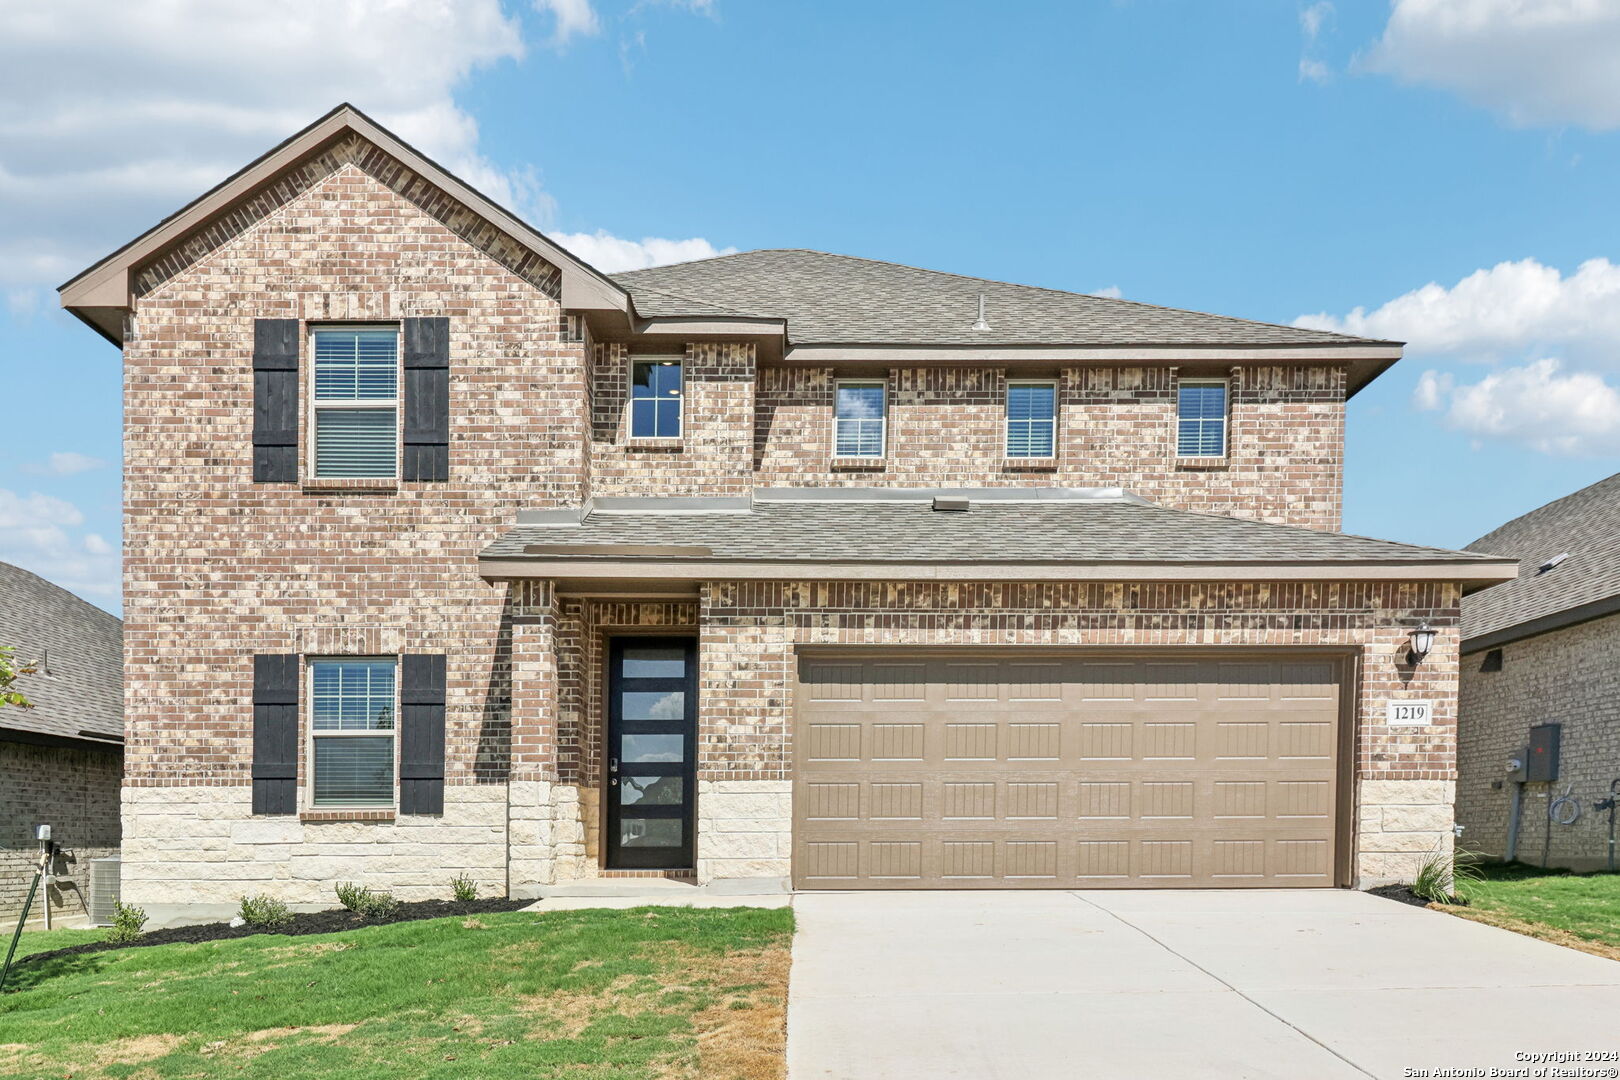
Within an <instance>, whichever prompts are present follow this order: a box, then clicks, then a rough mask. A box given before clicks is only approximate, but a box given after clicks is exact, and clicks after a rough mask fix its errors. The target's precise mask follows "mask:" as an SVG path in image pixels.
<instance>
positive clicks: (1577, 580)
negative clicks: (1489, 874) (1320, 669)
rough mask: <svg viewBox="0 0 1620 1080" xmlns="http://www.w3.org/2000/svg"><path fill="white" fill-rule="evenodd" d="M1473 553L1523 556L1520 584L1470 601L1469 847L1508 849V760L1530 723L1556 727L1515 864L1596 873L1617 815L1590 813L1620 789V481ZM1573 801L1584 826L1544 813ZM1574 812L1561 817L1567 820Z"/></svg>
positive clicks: (1530, 788) (1494, 851)
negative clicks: (1549, 776) (1555, 742)
mask: <svg viewBox="0 0 1620 1080" xmlns="http://www.w3.org/2000/svg"><path fill="white" fill-rule="evenodd" d="M1469 550H1470V551H1479V552H1486V553H1490V554H1494V555H1502V556H1506V557H1508V558H1513V559H1517V560H1519V576H1518V578H1517V580H1514V581H1510V582H1507V583H1506V584H1502V585H1496V586H1493V587H1491V588H1489V589H1485V590H1484V591H1482V592H1477V593H1474V594H1473V595H1471V596H1469V597H1468V598H1467V599H1466V600H1465V601H1464V602H1463V644H1462V648H1463V662H1462V699H1461V716H1462V728H1461V740H1460V745H1459V748H1458V791H1457V820H1458V821H1459V822H1460V823H1461V824H1463V825H1464V826H1465V831H1464V833H1463V844H1464V845H1465V846H1467V847H1469V848H1471V849H1474V850H1476V851H1481V852H1485V853H1487V854H1490V855H1493V856H1500V855H1503V854H1504V853H1505V852H1506V850H1507V843H1508V819H1509V815H1510V813H1511V808H1512V801H1513V794H1514V787H1515V785H1514V783H1513V782H1512V780H1511V779H1509V777H1508V775H1507V763H1508V761H1509V759H1512V758H1518V757H1520V751H1521V750H1522V749H1523V748H1524V747H1525V745H1526V740H1527V739H1528V737H1529V732H1530V728H1531V727H1532V726H1533V725H1538V724H1558V725H1560V729H1559V741H1560V753H1559V758H1560V768H1559V775H1558V779H1557V780H1556V781H1554V782H1553V783H1550V784H1549V783H1532V784H1526V785H1525V788H1524V793H1523V795H1524V801H1523V810H1522V816H1521V823H1520V826H1519V844H1518V852H1517V855H1518V857H1519V858H1520V859H1522V860H1524V861H1526V862H1533V863H1538V864H1545V865H1551V866H1567V867H1573V868H1576V869H1594V868H1597V867H1600V866H1602V865H1604V863H1605V862H1606V860H1607V857H1608V855H1607V853H1608V820H1609V819H1608V815H1607V814H1606V813H1594V812H1593V810H1592V804H1593V803H1595V802H1598V801H1599V800H1601V799H1604V798H1607V797H1608V796H1609V794H1610V792H1611V788H1610V785H1611V784H1614V783H1616V782H1620V474H1617V475H1615V476H1611V477H1609V478H1608V479H1607V480H1600V481H1599V482H1597V483H1596V484H1593V485H1592V486H1591V487H1588V488H1583V489H1582V490H1580V491H1577V492H1575V494H1573V495H1568V496H1565V497H1564V498H1562V499H1557V500H1555V501H1553V502H1550V503H1548V504H1547V505H1546V506H1543V507H1541V508H1540V509H1539V510H1532V511H1531V512H1530V513H1528V514H1525V515H1524V516H1523V517H1520V518H1515V519H1514V520H1512V521H1510V522H1508V523H1507V524H1506V525H1503V526H1502V527H1501V528H1500V529H1497V530H1496V531H1495V532H1492V533H1489V534H1487V535H1485V536H1482V537H1480V538H1479V539H1478V540H1476V541H1474V542H1473V543H1472V544H1470V545H1469ZM1566 791H1567V792H1568V793H1569V794H1570V795H1571V797H1572V798H1573V800H1574V801H1575V802H1577V803H1579V805H1580V808H1581V811H1582V812H1581V816H1580V818H1579V819H1578V820H1576V821H1575V822H1574V823H1573V824H1570V825H1562V824H1556V823H1554V822H1553V821H1552V820H1551V817H1550V816H1549V815H1548V812H1547V811H1548V805H1549V803H1550V802H1551V801H1552V800H1555V799H1557V798H1558V797H1559V796H1561V795H1563V794H1565V792H1566ZM1570 809H1571V807H1569V806H1568V805H1567V804H1566V805H1564V806H1561V807H1558V810H1559V811H1560V814H1559V816H1560V817H1564V816H1567V815H1568V813H1569V811H1570Z"/></svg>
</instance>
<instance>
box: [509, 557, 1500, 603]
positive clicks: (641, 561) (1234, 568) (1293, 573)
mask: <svg viewBox="0 0 1620 1080" xmlns="http://www.w3.org/2000/svg"><path fill="white" fill-rule="evenodd" d="M626 554H628V553H626ZM478 569H479V574H480V575H481V576H483V577H485V578H491V579H511V578H556V579H565V580H569V581H572V582H580V581H612V580H615V579H620V578H637V579H656V580H663V581H728V580H737V581H793V580H807V581H1450V582H1455V583H1457V584H1459V585H1461V586H1462V589H1463V592H1465V593H1468V592H1473V591H1475V590H1476V589H1482V588H1486V587H1488V586H1491V585H1497V584H1500V583H1501V582H1504V581H1511V580H1513V579H1514V578H1515V577H1517V576H1518V564H1517V563H1515V562H1501V561H1495V560H1483V559H1481V560H1470V561H1466V562H1448V561H1444V560H1436V561H1432V562H1431V561H1422V562H1420V561H1412V562H1377V563H1298V562H1295V563H1289V562H1266V563H1262V562H1253V563H1219V564H1217V563H1207V564H1198V563H1130V562H1114V563H1097V562H1093V563H1056V562H1017V561H1014V560H1005V561H1000V562H950V561H932V562H904V563H902V562H876V561H859V560H854V559H851V560H797V559H791V558H788V559H700V558H670V557H665V558H635V557H622V558H615V557H612V556H610V555H607V554H606V553H602V554H599V555H595V556H573V557H568V556H562V555H560V554H551V555H540V556H535V555H530V556H509V555H508V556H498V557H494V558H488V559H480V560H479V563H478Z"/></svg>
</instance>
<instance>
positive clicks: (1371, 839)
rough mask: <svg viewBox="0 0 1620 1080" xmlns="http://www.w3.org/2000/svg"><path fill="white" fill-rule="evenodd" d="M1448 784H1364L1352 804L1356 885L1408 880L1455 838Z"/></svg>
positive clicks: (1452, 795)
mask: <svg viewBox="0 0 1620 1080" xmlns="http://www.w3.org/2000/svg"><path fill="white" fill-rule="evenodd" d="M1456 796H1457V785H1456V783H1455V782H1453V781H1450V780H1362V781H1361V782H1360V783H1359V785H1358V786H1357V802H1356V887H1357V888H1360V889H1372V888H1376V887H1377V886H1379V885H1389V884H1393V883H1396V882H1409V881H1411V880H1412V878H1413V876H1414V875H1415V874H1416V873H1417V871H1418V868H1419V867H1421V866H1422V865H1423V863H1424V860H1426V859H1428V858H1429V857H1430V856H1431V855H1434V854H1435V853H1436V852H1440V853H1444V854H1450V853H1451V850H1452V845H1453V844H1454V842H1455V838H1456V834H1455V832H1454V831H1453V828H1452V825H1453V822H1454V817H1453V809H1452V808H1453V805H1454V801H1455V799H1456Z"/></svg>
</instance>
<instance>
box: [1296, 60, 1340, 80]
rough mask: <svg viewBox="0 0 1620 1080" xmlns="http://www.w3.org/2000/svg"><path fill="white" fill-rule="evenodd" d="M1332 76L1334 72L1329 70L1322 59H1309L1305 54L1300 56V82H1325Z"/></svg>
mask: <svg viewBox="0 0 1620 1080" xmlns="http://www.w3.org/2000/svg"><path fill="white" fill-rule="evenodd" d="M1332 77H1333V72H1331V71H1329V70H1328V66H1327V65H1326V64H1324V63H1322V61H1320V60H1307V59H1306V58H1305V57H1303V56H1302V57H1300V58H1299V81H1300V82H1313V83H1325V82H1327V81H1328V80H1329V79H1331V78H1332Z"/></svg>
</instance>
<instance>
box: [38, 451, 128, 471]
mask: <svg viewBox="0 0 1620 1080" xmlns="http://www.w3.org/2000/svg"><path fill="white" fill-rule="evenodd" d="M106 464H107V463H106V462H105V461H103V460H101V459H100V458H98V457H91V456H90V455H89V454H80V453H77V452H75V451H72V450H65V451H61V452H58V453H55V454H52V455H51V456H50V457H49V458H47V459H46V460H45V462H44V463H43V464H36V463H30V464H28V465H24V466H22V467H21V469H20V470H19V471H21V472H25V473H33V474H34V475H36V476H72V475H73V474H74V473H82V472H89V471H90V470H91V469H100V468H103V467H104V466H105V465H106Z"/></svg>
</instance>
